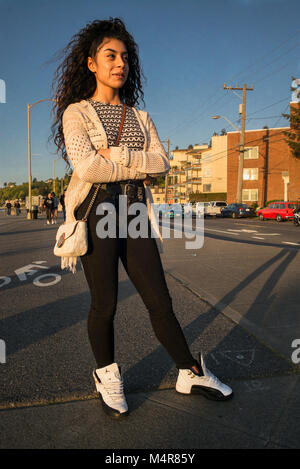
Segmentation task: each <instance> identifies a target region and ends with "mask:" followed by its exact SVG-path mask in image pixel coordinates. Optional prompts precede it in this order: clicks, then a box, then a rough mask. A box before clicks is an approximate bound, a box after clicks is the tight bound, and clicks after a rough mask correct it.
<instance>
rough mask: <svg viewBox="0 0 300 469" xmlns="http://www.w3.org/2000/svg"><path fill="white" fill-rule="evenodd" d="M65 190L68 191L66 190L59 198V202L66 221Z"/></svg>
mask: <svg viewBox="0 0 300 469" xmlns="http://www.w3.org/2000/svg"><path fill="white" fill-rule="evenodd" d="M65 192H66V191H65V190H64V192H63V194H61V196H60V198H59V202H60V205H61V208H62V212H63V217H64V222H65V221H66V207H65Z"/></svg>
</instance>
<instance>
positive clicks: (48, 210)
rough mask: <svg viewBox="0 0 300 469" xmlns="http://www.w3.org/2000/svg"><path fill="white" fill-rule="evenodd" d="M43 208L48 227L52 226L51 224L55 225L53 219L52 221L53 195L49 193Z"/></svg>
mask: <svg viewBox="0 0 300 469" xmlns="http://www.w3.org/2000/svg"><path fill="white" fill-rule="evenodd" d="M43 207H44V209H45V210H46V216H47V225H50V223H51V224H52V225H53V219H52V213H53V198H52V194H51V193H49V194H48V195H47V197H46V198H45V199H44V202H43Z"/></svg>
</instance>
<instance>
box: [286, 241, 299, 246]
mask: <svg viewBox="0 0 300 469" xmlns="http://www.w3.org/2000/svg"><path fill="white" fill-rule="evenodd" d="M281 242H282V244H291V245H292V246H300V244H299V243H290V242H289V241H281Z"/></svg>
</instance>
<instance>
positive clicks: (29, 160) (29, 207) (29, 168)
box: [27, 98, 56, 220]
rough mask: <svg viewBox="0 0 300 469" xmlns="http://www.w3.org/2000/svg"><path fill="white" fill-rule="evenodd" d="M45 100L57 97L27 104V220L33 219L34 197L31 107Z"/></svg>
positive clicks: (48, 99)
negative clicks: (32, 189) (32, 192)
mask: <svg viewBox="0 0 300 469" xmlns="http://www.w3.org/2000/svg"><path fill="white" fill-rule="evenodd" d="M43 101H54V102H55V101H56V99H51V98H46V99H40V100H39V101H36V102H35V103H33V104H27V118H28V213H27V220H31V216H32V198H31V147H30V109H31V108H33V107H34V106H35V105H36V104H38V103H41V102H43Z"/></svg>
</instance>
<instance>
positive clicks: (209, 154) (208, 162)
mask: <svg viewBox="0 0 300 469" xmlns="http://www.w3.org/2000/svg"><path fill="white" fill-rule="evenodd" d="M202 191H203V193H204V194H209V193H213V194H216V193H222V194H226V192H227V135H214V136H213V137H212V139H211V147H210V148H209V149H208V150H206V151H204V152H203V153H202Z"/></svg>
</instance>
